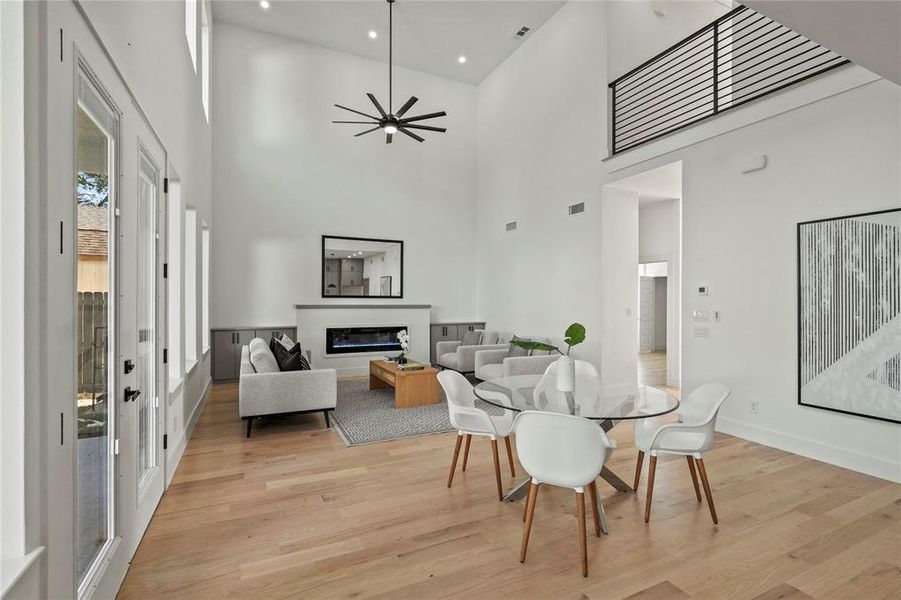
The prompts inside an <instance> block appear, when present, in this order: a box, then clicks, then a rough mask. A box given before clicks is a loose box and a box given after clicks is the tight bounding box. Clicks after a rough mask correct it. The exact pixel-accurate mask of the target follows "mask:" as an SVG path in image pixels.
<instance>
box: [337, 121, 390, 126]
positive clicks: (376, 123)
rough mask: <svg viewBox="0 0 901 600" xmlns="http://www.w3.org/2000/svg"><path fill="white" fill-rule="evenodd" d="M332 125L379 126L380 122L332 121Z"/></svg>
mask: <svg viewBox="0 0 901 600" xmlns="http://www.w3.org/2000/svg"><path fill="white" fill-rule="evenodd" d="M332 123H358V124H360V125H378V124H379V123H378V121H332Z"/></svg>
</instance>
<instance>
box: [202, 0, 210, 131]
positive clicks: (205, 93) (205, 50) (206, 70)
mask: <svg viewBox="0 0 901 600" xmlns="http://www.w3.org/2000/svg"><path fill="white" fill-rule="evenodd" d="M200 19H201V21H200V61H201V62H200V65H201V66H200V79H201V86H203V87H202V88H201V90H200V99H201V101H202V102H203V112H204V114H205V115H206V122H207V123H209V122H210V15H209V4H208V3H207V1H206V0H201V5H200Z"/></svg>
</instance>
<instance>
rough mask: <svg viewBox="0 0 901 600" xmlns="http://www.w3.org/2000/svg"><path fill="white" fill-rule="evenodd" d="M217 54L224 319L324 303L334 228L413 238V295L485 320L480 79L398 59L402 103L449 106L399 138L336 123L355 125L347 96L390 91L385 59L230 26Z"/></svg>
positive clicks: (219, 315) (276, 315)
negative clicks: (428, 126)
mask: <svg viewBox="0 0 901 600" xmlns="http://www.w3.org/2000/svg"><path fill="white" fill-rule="evenodd" d="M213 62H214V87H213V97H214V99H215V102H214V103H213V129H214V144H213V157H214V185H215V194H216V232H215V235H214V236H213V256H215V257H216V261H215V262H214V265H213V293H212V298H213V310H212V317H213V321H212V323H213V326H214V327H215V326H223V327H227V326H236V325H243V326H253V325H264V324H266V325H279V324H290V323H293V321H294V313H293V308H292V307H293V305H294V304H297V303H314V302H320V301H321V298H320V277H321V266H320V259H321V257H320V253H321V250H320V248H321V241H320V236H321V235H323V234H332V235H349V236H361V237H375V238H385V239H402V240H404V282H403V287H404V298H403V300H402V301H400V302H421V303H427V304H432V305H433V307H434V308H433V314H432V317H433V318H437V319H445V320H452V319H472V318H474V317H475V316H476V315H475V303H474V289H473V276H472V270H473V266H474V264H475V252H474V243H475V232H474V230H473V223H474V212H473V211H474V205H473V201H474V192H473V181H474V170H475V160H474V151H475V143H474V131H473V127H474V124H475V119H474V109H475V88H473V87H472V86H470V85H466V84H462V83H457V82H452V81H449V80H445V79H441V78H439V77H435V76H432V75H426V74H423V73H418V72H415V71H410V70H407V69H401V68H395V72H394V85H395V98H394V102H395V106H397V105H398V104H399V103H402V102H404V101H405V100H406V99H407V98H408V97H409V96H410V95H411V94H412V95H415V96H417V97H418V98H419V99H420V100H419V102H418V103H417V104H416V106H415V107H414V108H413V109H412V113H413V114H419V113H425V112H432V111H436V110H442V109H444V110H446V111H447V113H448V116H447V117H446V118H444V119H439V120H438V121H440V125H441V126H446V127H447V128H448V132H447V133H446V134H440V133H435V134H429V135H425V136H424V137H426V138H427V139H426V141H425V142H424V143H418V142H416V141H414V140H412V139H409V138H406V137H405V136H403V135H397V134H396V135H395V136H394V143H393V144H391V145H390V146H389V145H386V144H385V136H384V134H381V133H379V132H374V133H372V134H369V135H366V136H363V137H360V138H355V137H354V134H355V133H357V132H359V131H362V130H364V129H365V127H364V126H358V127H355V126H353V125H341V124H332V123H331V121H332V120H356V117H355V116H354V115H353V114H351V113H348V112H345V111H342V110H339V109H338V108H335V107H334V106H333V104H335V103H338V104H343V105H345V106H350V107H351V108H356V109H358V110H362V111H364V112H367V111H371V110H374V109H373V107H372V105H371V104H370V103H369V100H368V99H367V98H366V96H365V93H366V92H373V93H375V94H376V95H377V97H379V98H380V99H383V100H386V99H387V68H386V67H387V65H385V64H384V63H380V62H377V61H373V60H369V59H364V58H360V57H357V56H353V55H350V54H345V53H341V52H336V51H332V50H327V49H325V48H321V47H318V46H312V45H309V44H304V43H301V42H297V41H294V40H289V39H287V38H283V37H278V36H274V35H269V34H265V33H260V32H256V31H252V30H250V29H245V28H242V27H238V26H234V25H230V24H225V23H221V22H217V30H216V46H215V48H214V61H213ZM331 302H336V300H331ZM338 302H340V301H338ZM356 302H359V300H357V301H356Z"/></svg>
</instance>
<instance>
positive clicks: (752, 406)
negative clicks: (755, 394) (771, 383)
mask: <svg viewBox="0 0 901 600" xmlns="http://www.w3.org/2000/svg"><path fill="white" fill-rule="evenodd" d="M748 410H750V411H751V414H752V415H756V414H757V413H759V412H760V406H759V405H758V404H757V400H751V402H750V404H748Z"/></svg>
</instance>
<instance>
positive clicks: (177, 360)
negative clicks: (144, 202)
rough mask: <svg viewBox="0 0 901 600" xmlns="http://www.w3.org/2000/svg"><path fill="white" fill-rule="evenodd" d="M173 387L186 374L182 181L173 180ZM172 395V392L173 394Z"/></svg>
mask: <svg viewBox="0 0 901 600" xmlns="http://www.w3.org/2000/svg"><path fill="white" fill-rule="evenodd" d="M168 219H169V258H168V265H169V266H168V267H167V269H168V270H169V273H168V279H167V281H168V283H169V290H168V294H169V318H168V321H169V346H168V348H169V375H168V377H169V389H170V391H173V390H175V388H177V387H178V386H179V384H180V383H181V381H182V379H183V378H184V373H183V372H182V368H183V367H184V361H183V360H182V357H181V344H182V335H181V325H182V324H181V305H182V302H181V291H182V280H181V273H182V223H183V219H184V214H183V211H182V207H181V183H179V182H178V181H169V214H168ZM170 398H171V396H170Z"/></svg>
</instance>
